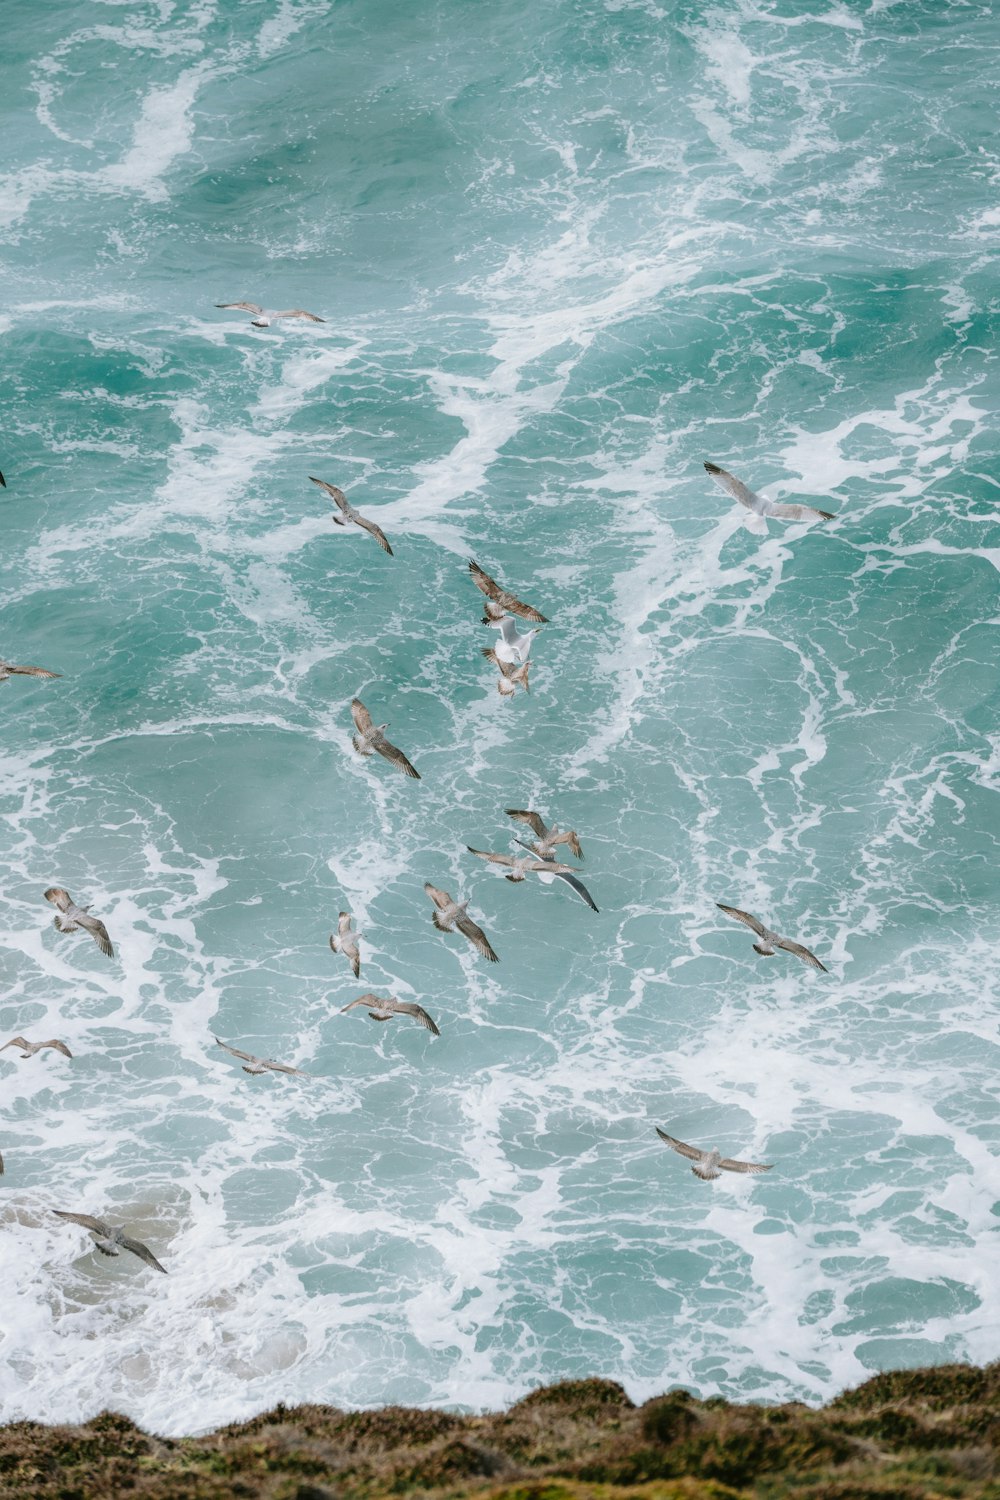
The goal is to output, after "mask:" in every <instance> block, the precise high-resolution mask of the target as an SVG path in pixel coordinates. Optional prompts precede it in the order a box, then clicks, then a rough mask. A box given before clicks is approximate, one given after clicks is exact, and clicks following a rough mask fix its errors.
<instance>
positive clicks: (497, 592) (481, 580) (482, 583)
mask: <svg viewBox="0 0 1000 1500" xmlns="http://www.w3.org/2000/svg"><path fill="white" fill-rule="evenodd" d="M469 572H470V573H471V574H472V581H473V583H474V584H475V585H476V588H477V589H479V590H480V592H481V593H483V594H485V595H486V597H487V599H492V600H493V603H494V604H499V605H500V607H501V609H505V610H507V611H508V612H509V613H510V614H512V615H520V616H521V619H522V620H534V621H535V622H536V624H539V625H547V624H548V617H547V616H546V615H543V614H542V613H541V612H540V611H539V610H537V609H534V608H533V607H532V606H531V605H530V604H525V603H524V602H523V600H521V599H518V597H517V595H516V594H511V593H509V592H508V590H507V589H503V588H501V587H500V585H499V584H498V583H497V581H496V579H494V578H491V577H490V575H489V574H488V573H487V572H485V571H484V570H483V569H482V568H481V567H480V566H479V564H478V563H477V562H470V563H469Z"/></svg>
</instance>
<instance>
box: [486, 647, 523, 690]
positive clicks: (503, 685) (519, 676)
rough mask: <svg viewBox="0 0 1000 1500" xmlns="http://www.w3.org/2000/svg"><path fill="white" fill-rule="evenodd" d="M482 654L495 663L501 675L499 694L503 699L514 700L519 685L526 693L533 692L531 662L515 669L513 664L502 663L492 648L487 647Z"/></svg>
mask: <svg viewBox="0 0 1000 1500" xmlns="http://www.w3.org/2000/svg"><path fill="white" fill-rule="evenodd" d="M482 654H483V655H484V656H485V657H486V660H487V661H489V662H492V663H493V665H494V666H495V667H496V669H497V671H498V672H499V673H500V680H499V682H498V683H497V692H498V693H499V694H500V696H501V698H506V699H508V700H509V699H511V698H513V696H514V693H515V691H516V689H517V687H518V685H520V686H521V687H523V688H524V691H525V692H526V693H530V692H531V689H530V688H529V686H528V672H529V671H530V669H531V662H530V661H526V662H525V663H524V665H523V666H522V667H515V666H514V664H513V663H512V662H509V661H501V660H500V658H499V656H497V654H496V652H495V651H494V649H493V647H492V646H486V647H485V648H484V650H483V653H482Z"/></svg>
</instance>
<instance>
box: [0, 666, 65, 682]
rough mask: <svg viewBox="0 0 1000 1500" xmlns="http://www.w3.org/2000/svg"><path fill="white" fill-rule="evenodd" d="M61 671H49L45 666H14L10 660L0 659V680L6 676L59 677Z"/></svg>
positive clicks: (5, 678) (4, 680)
mask: <svg viewBox="0 0 1000 1500" xmlns="http://www.w3.org/2000/svg"><path fill="white" fill-rule="evenodd" d="M61 676H62V673H61V672H49V671H47V670H46V669H45V667H15V665H14V663H13V662H12V661H0V682H6V681H7V678H8V677H61Z"/></svg>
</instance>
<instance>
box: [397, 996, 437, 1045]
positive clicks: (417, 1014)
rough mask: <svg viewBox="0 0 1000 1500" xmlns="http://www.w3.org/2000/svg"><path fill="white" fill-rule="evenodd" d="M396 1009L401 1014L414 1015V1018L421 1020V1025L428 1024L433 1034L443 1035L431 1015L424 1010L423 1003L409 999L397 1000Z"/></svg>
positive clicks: (428, 1028)
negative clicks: (416, 1002) (415, 1002)
mask: <svg viewBox="0 0 1000 1500" xmlns="http://www.w3.org/2000/svg"><path fill="white" fill-rule="evenodd" d="M395 1009H396V1010H397V1011H398V1012H399V1014H400V1015H401V1016H413V1018H414V1020H416V1021H419V1022H420V1024H421V1026H426V1027H427V1030H428V1031H429V1032H430V1033H431V1034H432V1035H433V1036H440V1035H441V1033H440V1031H439V1030H438V1028H437V1026H436V1025H435V1024H434V1022H433V1021H432V1020H431V1018H430V1016H429V1015H428V1014H427V1012H426V1011H425V1010H424V1008H423V1006H422V1005H416V1004H414V1003H413V1002H412V1001H409V1000H397V1002H396V1006H395Z"/></svg>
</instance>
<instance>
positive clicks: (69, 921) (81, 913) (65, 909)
mask: <svg viewBox="0 0 1000 1500" xmlns="http://www.w3.org/2000/svg"><path fill="white" fill-rule="evenodd" d="M45 899H46V901H51V902H52V905H53V906H57V907H58V908H59V912H60V915H59V916H58V917H56V919H55V925H56V927H57V928H58V929H59V931H60V932H77V931H79V930H80V929H81V928H82V929H83V931H84V932H88V933H89V934H90V936H91V937H92V938H93V939H94V942H95V943H96V944H97V946H98V948H100V950H101V952H102V953H103V954H105V955H106V956H107V957H108V958H114V956H115V950H114V948H113V947H112V946H111V939H110V937H109V936H108V929H107V928H106V927H105V925H104V923H103V922H101V921H99V920H98V918H97V917H92V916H90V915H89V912H90V907H89V906H77V904H76V902H75V901H74V900H73V898H72V896H71V895H70V893H69V891H64V890H63V889H62V887H61V886H58V885H54V886H50V888H49V889H48V890H47V891H46V892H45Z"/></svg>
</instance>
